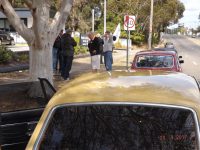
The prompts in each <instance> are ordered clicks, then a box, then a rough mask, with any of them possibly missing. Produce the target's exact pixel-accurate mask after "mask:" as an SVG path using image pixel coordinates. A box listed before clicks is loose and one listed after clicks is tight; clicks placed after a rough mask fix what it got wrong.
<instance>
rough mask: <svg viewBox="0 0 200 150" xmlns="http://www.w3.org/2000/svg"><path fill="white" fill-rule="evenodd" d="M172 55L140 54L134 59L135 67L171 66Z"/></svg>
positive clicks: (172, 63)
mask: <svg viewBox="0 0 200 150" xmlns="http://www.w3.org/2000/svg"><path fill="white" fill-rule="evenodd" d="M173 60H174V59H173V56H171V55H166V56H161V55H140V56H138V57H137V60H136V67H138V68H146V67H147V68H148V67H153V68H172V67H173V65H174V61H173Z"/></svg>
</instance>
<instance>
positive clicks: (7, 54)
mask: <svg viewBox="0 0 200 150" xmlns="http://www.w3.org/2000/svg"><path fill="white" fill-rule="evenodd" d="M12 58H13V52H12V51H10V50H7V49H6V48H5V47H4V46H0V64H3V63H8V62H9V61H10V60H11V59H12Z"/></svg>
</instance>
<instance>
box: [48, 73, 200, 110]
mask: <svg viewBox="0 0 200 150" xmlns="http://www.w3.org/2000/svg"><path fill="white" fill-rule="evenodd" d="M65 84H66V85H65V86H64V87H63V88H62V89H61V90H59V91H58V92H57V93H56V94H55V95H54V97H53V98H52V99H51V101H50V102H49V104H48V105H47V107H53V106H55V105H60V104H65V103H93V102H134V103H156V104H170V105H180V106H187V107H195V106H196V105H199V104H200V93H199V87H198V85H197V83H196V81H195V79H194V78H192V77H190V76H188V75H186V74H183V73H170V72H160V71H142V72H141V71H140V72H128V71H113V72H112V73H108V72H102V73H87V74H84V75H81V76H80V77H78V78H76V79H75V80H74V81H72V82H68V83H65Z"/></svg>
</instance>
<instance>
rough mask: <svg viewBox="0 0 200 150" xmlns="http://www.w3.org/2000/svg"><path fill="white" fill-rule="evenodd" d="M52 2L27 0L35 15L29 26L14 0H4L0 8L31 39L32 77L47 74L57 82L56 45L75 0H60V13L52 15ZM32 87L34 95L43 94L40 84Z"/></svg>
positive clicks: (42, 76) (17, 29) (16, 27)
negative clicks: (16, 8)
mask: <svg viewBox="0 0 200 150" xmlns="http://www.w3.org/2000/svg"><path fill="white" fill-rule="evenodd" d="M52 2H53V1H51V0H24V4H26V6H27V7H28V8H29V9H30V11H31V13H32V17H33V25H32V27H31V28H27V26H26V25H25V24H24V23H23V22H22V21H21V20H20V17H19V16H18V15H17V13H16V12H15V10H14V8H13V6H12V5H11V3H10V2H9V1H8V0H1V1H0V10H1V11H2V13H4V15H5V16H6V17H7V18H8V21H9V22H10V24H11V25H12V26H13V27H14V28H15V30H16V31H17V32H18V33H19V34H20V35H21V36H22V37H23V38H24V39H25V40H26V41H27V43H28V46H29V48H30V63H29V66H30V68H29V73H30V80H32V81H36V80H37V79H38V77H40V78H47V79H48V80H49V81H50V82H51V83H53V70H52V46H53V43H54V41H55V38H56V37H57V35H58V34H59V32H60V30H61V29H62V28H63V26H64V25H65V22H66V19H67V18H68V16H69V14H70V10H71V7H72V5H73V0H60V3H59V5H58V10H57V12H56V14H55V15H54V17H53V18H50V8H51V6H52V4H53V3H52ZM30 91H31V92H30V96H32V97H36V96H38V94H40V91H39V90H38V87H37V85H33V86H32V88H31V90H30Z"/></svg>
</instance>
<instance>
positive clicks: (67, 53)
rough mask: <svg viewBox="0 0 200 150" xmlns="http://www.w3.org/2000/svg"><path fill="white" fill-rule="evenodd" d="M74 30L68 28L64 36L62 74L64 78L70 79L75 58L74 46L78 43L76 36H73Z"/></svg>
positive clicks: (62, 43)
mask: <svg viewBox="0 0 200 150" xmlns="http://www.w3.org/2000/svg"><path fill="white" fill-rule="evenodd" d="M71 34H72V30H70V29H68V30H66V33H64V34H63V36H62V42H61V46H62V56H63V60H62V71H61V76H62V77H63V79H64V80H69V72H70V70H71V67H72V61H73V59H74V47H75V46H76V45H77V43H76V41H75V40H74V38H72V37H71Z"/></svg>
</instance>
